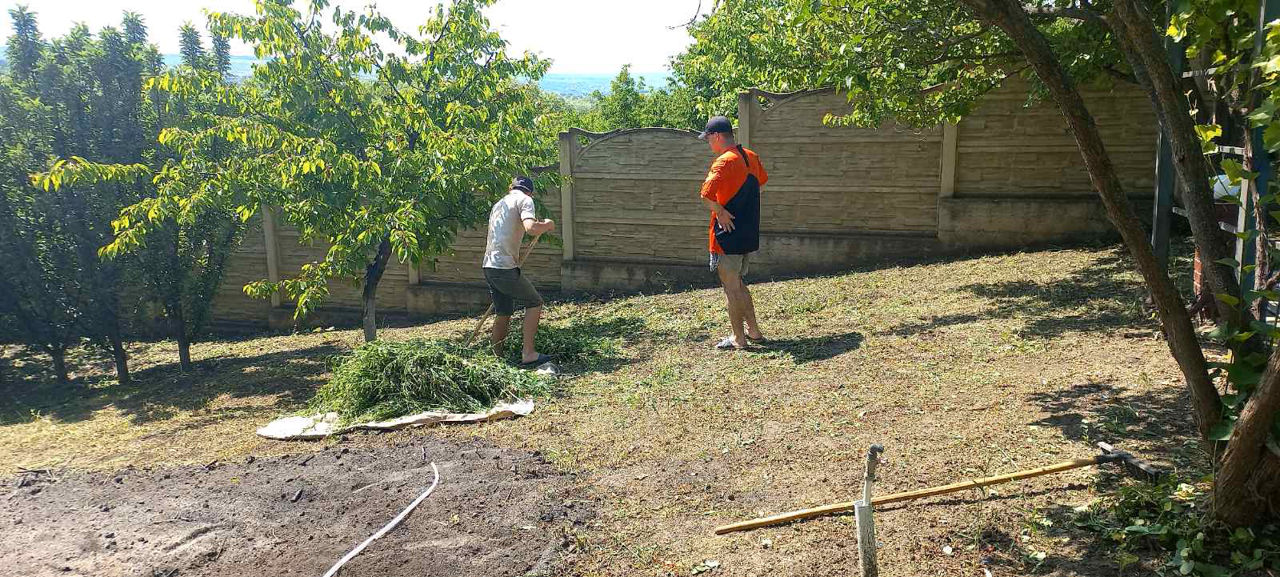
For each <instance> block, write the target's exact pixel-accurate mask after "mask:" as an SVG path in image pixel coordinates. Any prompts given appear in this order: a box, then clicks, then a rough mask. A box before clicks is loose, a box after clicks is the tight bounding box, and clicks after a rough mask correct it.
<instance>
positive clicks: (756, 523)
mask: <svg viewBox="0 0 1280 577" xmlns="http://www.w3.org/2000/svg"><path fill="white" fill-rule="evenodd" d="M1106 457H1107V456H1106V455H1103V456H1099V457H1093V458H1089V459H1072V460H1070V461H1063V462H1061V463H1058V464H1055V465H1048V466H1045V467H1040V468H1038V469H1027V470H1025V471H1018V472H1017V473H1009V474H1008V475H1000V476H997V477H987V478H985V479H970V480H967V481H960V482H958V483H952V484H950V485H942V486H940V487H930V488H928V489H918V490H915V491H906V492H903V493H894V494H892V495H885V496H883V497H876V498H873V499H872V500H871V504H872V505H873V506H876V507H878V506H880V505H887V504H889V503H898V502H901V501H911V500H915V499H923V498H924V497H933V496H935V495H946V494H947V493H955V492H957V491H963V490H965V489H978V488H981V487H986V486H989V485H998V484H1000V483H1008V482H1010V481H1017V480H1019V479H1030V478H1032V477H1039V476H1041V475H1049V474H1052V473H1060V472H1062V471H1070V470H1071V469H1079V468H1081V467H1090V466H1093V465H1097V464H1099V463H1105V462H1108V461H1110V459H1107V458H1106ZM856 503H857V501H846V502H843V503H833V504H830V505H823V506H821V507H814V508H812V509H801V510H799V511H790V512H787V513H780V514H777V515H773V516H770V517H761V518H759V519H752V520H750V521H742V522H740V523H733V524H731V525H724V526H721V527H717V528H716V535H724V534H725V533H733V532H734V531H746V530H748V529H756V528H759V527H768V526H770V525H781V524H783V523H789V522H791V521H800V520H802V519H812V518H814V517H821V516H823V515H832V514H835V513H844V512H847V511H852V510H853V509H854V506H855V504H856Z"/></svg>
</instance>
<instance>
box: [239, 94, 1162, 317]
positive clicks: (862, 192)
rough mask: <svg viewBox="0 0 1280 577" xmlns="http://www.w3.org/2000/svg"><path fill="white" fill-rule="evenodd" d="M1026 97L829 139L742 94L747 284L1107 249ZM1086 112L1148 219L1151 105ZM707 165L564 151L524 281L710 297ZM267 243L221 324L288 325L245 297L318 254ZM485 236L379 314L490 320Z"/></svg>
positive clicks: (652, 149)
mask: <svg viewBox="0 0 1280 577" xmlns="http://www.w3.org/2000/svg"><path fill="white" fill-rule="evenodd" d="M1026 94H1027V89H1026V85H1025V84H1022V83H1021V81H1017V80H1013V81H1010V82H1009V83H1008V85H1006V86H1005V87H1002V88H1001V89H999V90H996V91H994V92H993V93H991V94H989V95H988V96H987V97H986V98H984V100H983V101H982V102H981V103H980V104H979V105H978V106H976V107H975V109H974V111H973V112H972V114H970V115H969V116H967V117H966V118H965V119H964V120H962V121H961V122H960V123H959V125H957V126H951V127H935V128H929V129H924V130H917V129H911V128H906V127H901V126H897V125H894V124H892V123H886V124H885V125H883V126H880V127H879V128H874V129H869V128H852V127H838V126H830V125H827V124H825V123H824V122H823V119H824V117H826V116H827V115H828V114H840V113H841V111H842V110H846V109H847V106H848V104H847V102H846V100H845V97H844V96H842V95H839V94H836V93H835V92H833V91H830V90H817V91H809V92H804V93H797V94H789V95H778V94H770V93H766V92H761V91H750V92H747V93H744V94H742V95H741V96H740V98H739V110H738V117H739V137H740V139H741V140H742V141H743V143H744V144H746V145H747V146H748V147H750V148H752V149H753V150H755V151H756V152H757V153H758V154H759V155H760V157H761V160H762V162H763V163H764V165H765V169H766V170H767V171H768V173H769V177H770V178H769V182H768V184H767V185H766V186H765V187H764V190H763V192H762V197H761V198H762V207H761V208H762V239H761V250H760V253H758V255H756V257H755V259H754V260H753V264H752V271H753V272H752V274H753V275H754V276H756V277H761V276H772V275H795V274H804V273H809V272H819V271H832V270H840V269H844V268H848V267H850V266H852V265H855V264H859V263H865V262H870V261H875V260H882V259H892V258H900V257H910V256H919V255H925V254H935V253H943V252H960V251H969V250H979V249H1009V248H1021V247H1025V246H1028V245H1033V244H1037V243H1047V242H1069V241H1075V240H1082V239H1091V238H1098V237H1100V236H1105V235H1108V234H1111V227H1110V224H1109V223H1108V222H1107V220H1106V217H1105V213H1104V211H1103V210H1102V206H1101V203H1100V201H1098V199H1097V197H1096V195H1095V194H1094V193H1093V192H1092V187H1091V186H1090V183H1089V177H1088V173H1087V172H1086V171H1085V169H1084V166H1083V163H1082V161H1081V159H1080V155H1079V152H1078V151H1077V150H1076V146H1075V142H1074V140H1073V139H1072V137H1071V134H1070V132H1069V131H1068V130H1067V126H1066V122H1065V121H1064V119H1063V118H1062V116H1061V114H1059V113H1058V111H1057V109H1056V107H1054V106H1053V105H1052V103H1048V102H1041V103H1037V104H1035V105H1034V106H1030V107H1028V106H1026ZM1085 96H1086V102H1087V103H1088V104H1089V105H1090V108H1091V111H1092V112H1093V113H1094V115H1095V117H1096V120H1097V123H1098V126H1099V127H1100V128H1101V130H1102V133H1103V137H1104V139H1105V140H1106V145H1107V150H1108V152H1110V154H1111V156H1112V158H1113V160H1114V161H1115V163H1116V167H1117V169H1118V171H1119V172H1120V176H1121V179H1122V181H1123V182H1124V184H1125V186H1126V187H1127V189H1128V191H1129V192H1130V194H1131V195H1132V196H1133V198H1134V199H1135V200H1136V201H1139V202H1141V201H1142V200H1143V199H1145V198H1146V197H1147V196H1148V195H1149V194H1150V191H1151V190H1152V188H1153V186H1154V184H1153V176H1154V170H1155V169H1154V160H1155V136H1156V122H1155V119H1154V118H1153V116H1152V113H1151V110H1150V106H1149V104H1148V102H1147V99H1146V97H1145V96H1143V95H1142V94H1141V93H1140V92H1139V91H1138V90H1136V89H1133V88H1129V87H1114V88H1107V89H1103V88H1092V89H1089V90H1087V91H1086V92H1085ZM713 158H714V155H713V153H712V152H711V151H710V149H709V148H708V146H707V145H706V143H705V142H702V141H700V140H698V139H697V138H696V133H693V132H689V131H680V130H670V129H659V128H646V129H635V130H625V131H616V132H612V133H608V134H591V133H586V132H582V131H578V130H572V131H569V132H567V133H565V134H563V135H562V137H561V167H560V173H561V175H562V176H564V177H566V181H565V183H564V189H563V190H562V191H557V190H552V191H547V192H546V193H542V194H540V195H539V203H540V211H545V212H546V213H547V214H548V215H549V216H550V217H551V218H555V219H556V220H557V222H558V223H559V225H560V226H559V229H558V230H557V235H559V236H561V237H563V240H564V248H563V249H562V248H561V247H560V246H558V245H556V244H555V243H550V242H543V243H541V244H540V245H539V247H538V249H537V250H536V251H535V252H534V256H533V257H531V259H530V261H529V262H528V263H527V264H526V266H525V271H526V273H527V274H529V276H530V278H531V279H532V280H533V281H534V283H535V284H536V285H538V286H539V287H540V288H541V289H543V290H545V291H556V290H565V291H578V290H585V291H603V290H611V289H624V290H635V289H639V288H642V287H647V286H648V287H652V286H657V287H663V286H676V285H684V284H689V283H711V282H714V277H712V276H711V274H710V273H709V272H708V271H707V268H706V262H707V254H706V245H707V226H708V221H709V216H708V214H707V212H706V210H705V208H703V207H702V205H701V203H700V201H699V199H698V191H699V188H700V186H701V183H702V180H703V179H704V177H705V175H706V170H707V168H708V167H709V166H710V164H711V162H712V160H713ZM276 228H277V231H276V235H275V238H274V240H270V241H268V239H267V238H266V236H265V235H264V234H263V233H262V227H261V226H260V225H259V224H257V223H255V224H254V226H253V228H252V229H251V231H250V232H249V233H248V235H247V237H246V240H245V242H244V243H243V244H242V245H241V246H240V247H239V248H238V249H237V252H236V254H235V256H234V257H233V260H232V263H231V266H230V267H229V270H228V274H227V279H226V281H225V283H224V285H223V288H222V290H221V291H220V293H219V296H218V300H217V301H216V303H215V315H216V317H217V320H218V321H219V323H220V324H227V325H236V326H259V327H266V326H268V325H269V324H270V325H272V326H283V325H285V324H287V323H288V322H289V321H288V320H287V319H288V318H289V316H290V313H291V310H290V306H289V303H287V302H286V303H282V304H281V306H279V307H273V306H272V305H271V304H270V302H268V301H263V300H253V299H249V298H248V297H245V296H244V295H243V292H242V291H241V288H242V287H243V285H244V283H246V282H250V281H253V280H257V279H261V278H267V275H268V270H267V269H268V267H267V265H266V256H267V253H268V251H270V250H272V248H271V245H274V247H275V249H274V250H276V251H277V254H278V255H279V264H278V268H279V272H280V275H282V276H285V277H287V276H289V275H291V274H293V273H294V272H296V271H297V270H298V268H299V267H301V265H302V264H303V263H306V262H310V261H311V260H314V259H317V258H320V257H321V256H322V255H323V251H324V247H321V246H310V245H307V244H302V243H299V242H298V240H297V234H296V233H295V232H293V231H292V230H291V229H289V228H288V227H286V226H277V227H276ZM484 235H485V231H484V230H483V229H480V230H470V231H464V232H463V233H462V234H460V235H459V237H458V239H457V242H456V243H455V245H454V250H453V253H452V254H448V255H443V256H441V257H440V258H439V259H437V261H436V262H435V264H434V267H432V266H426V265H424V266H423V267H421V270H414V269H413V268H411V267H409V266H406V265H403V264H400V263H394V262H393V263H392V264H391V265H390V266H389V267H388V270H387V273H386V276H385V277H384V279H383V281H382V284H381V286H380V287H379V290H378V293H379V295H378V306H379V311H380V312H382V313H384V314H387V315H390V316H405V315H408V316H411V317H413V316H424V315H433V314H441V313H459V312H464V313H478V312H480V311H481V310H483V308H484V307H485V306H487V304H488V294H487V289H486V288H485V286H484V283H483V280H482V278H483V277H482V274H481V270H480V260H481V255H482V252H483V249H484ZM332 293H333V294H332V297H331V299H330V301H329V303H328V304H327V305H326V308H325V312H326V313H333V314H337V315H342V314H347V315H351V314H354V313H358V311H359V308H360V299H359V295H360V289H359V286H357V285H356V284H355V283H348V282H341V281H339V282H335V283H334V284H333V287H332ZM322 316H323V315H322ZM268 319H271V321H270V322H269V321H268ZM326 322H327V321H326Z"/></svg>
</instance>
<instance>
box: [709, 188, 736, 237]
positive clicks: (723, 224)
mask: <svg viewBox="0 0 1280 577" xmlns="http://www.w3.org/2000/svg"><path fill="white" fill-rule="evenodd" d="M702 204H703V205H705V206H706V207H707V209H708V210H710V211H711V212H712V213H714V214H715V215H716V222H719V223H720V228H723V229H725V230H726V231H728V232H733V215H732V214H729V211H727V210H725V209H724V207H723V206H720V203H718V202H716V201H714V200H711V199H709V198H707V197H705V196H704V197H702Z"/></svg>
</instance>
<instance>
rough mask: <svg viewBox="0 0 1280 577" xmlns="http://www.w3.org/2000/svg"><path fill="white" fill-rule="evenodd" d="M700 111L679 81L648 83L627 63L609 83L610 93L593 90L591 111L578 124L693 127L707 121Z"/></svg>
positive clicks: (599, 128) (612, 127)
mask: <svg viewBox="0 0 1280 577" xmlns="http://www.w3.org/2000/svg"><path fill="white" fill-rule="evenodd" d="M698 110H699V109H698V107H697V106H696V105H695V103H694V102H693V100H692V93H691V92H690V91H689V90H688V89H686V88H684V87H682V86H680V85H678V84H673V85H671V86H669V87H668V88H666V89H659V88H655V87H651V86H647V85H646V84H645V81H644V79H643V78H636V77H634V76H632V75H631V67H630V65H627V66H623V67H622V70H621V71H620V72H619V73H618V76H617V77H615V78H614V79H613V82H611V83H610V84H609V92H608V93H602V92H600V91H599V90H597V91H595V92H593V93H591V104H590V110H589V111H588V112H587V113H586V114H585V115H583V117H582V118H581V120H582V124H581V125H578V127H579V128H585V129H587V130H593V131H596V132H606V131H609V130H619V129H625V128H642V127H650V126H658V127H666V128H683V129H690V128H694V127H701V126H702V124H703V123H704V122H706V117H703V116H701V114H700V113H699V111H698Z"/></svg>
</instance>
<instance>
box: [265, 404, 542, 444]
mask: <svg viewBox="0 0 1280 577" xmlns="http://www.w3.org/2000/svg"><path fill="white" fill-rule="evenodd" d="M532 412H533V401H532V400H522V401H515V402H512V403H498V404H497V405H495V406H494V407H493V408H492V409H489V410H488V411H485V412H483V413H441V412H435V411H429V412H426V413H418V414H416V415H409V416H406V417H400V418H397V419H391V420H390V421H374V422H371V423H359V424H356V425H348V426H346V427H339V426H338V414H337V413H324V414H321V415H312V416H310V417H284V418H281V419H276V420H274V421H271V422H270V423H267V426H265V427H262V428H261V429H258V435H261V436H263V437H266V438H268V439H276V440H280V441H302V440H313V439H323V438H325V437H328V436H329V435H337V434H339V433H345V432H347V431H354V430H357V429H368V430H374V431H394V430H396V429H404V428H406V427H422V426H426V425H439V424H445V423H481V422H485V421H500V420H502V419H510V418H513V417H523V416H526V415H528V414H530V413H532Z"/></svg>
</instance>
